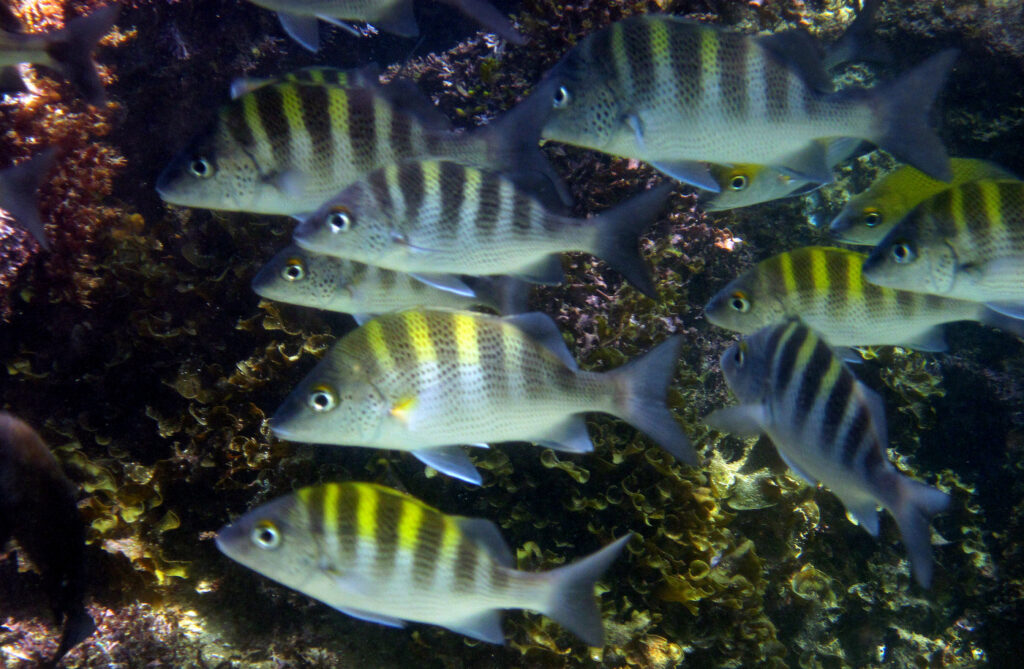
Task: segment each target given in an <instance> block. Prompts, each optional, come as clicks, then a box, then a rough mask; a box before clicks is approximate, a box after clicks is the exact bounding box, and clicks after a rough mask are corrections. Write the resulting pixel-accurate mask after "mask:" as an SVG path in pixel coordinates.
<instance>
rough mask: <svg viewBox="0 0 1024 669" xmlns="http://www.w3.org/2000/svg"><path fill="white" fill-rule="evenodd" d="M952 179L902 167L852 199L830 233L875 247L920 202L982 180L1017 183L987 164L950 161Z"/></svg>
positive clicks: (1000, 169) (970, 159) (975, 160)
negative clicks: (1002, 180) (950, 189)
mask: <svg viewBox="0 0 1024 669" xmlns="http://www.w3.org/2000/svg"><path fill="white" fill-rule="evenodd" d="M949 166H950V168H951V169H952V171H953V179H952V180H951V181H950V182H948V183H946V182H944V181H937V180H936V179H932V178H931V177H930V176H928V175H927V174H925V173H924V172H922V171H920V170H918V169H915V168H913V167H910V166H909V165H903V166H901V167H898V168H897V169H896V170H894V171H892V172H890V173H889V174H886V175H885V176H883V177H882V178H880V179H878V180H877V181H875V182H874V183H873V184H871V187H870V188H868V189H867V190H866V191H864V192H863V193H860V194H858V195H855V196H853V197H852V198H850V201H849V202H847V203H846V206H845V207H843V210H842V211H841V212H839V215H838V216H836V217H835V218H834V219H833V220H832V223H831V225H829V232H830V233H831V234H832V236H833V237H835V238H836V239H838V240H839V241H842V242H846V243H847V244H860V245H863V246H874V245H876V244H878V242H880V241H882V239H883V238H884V237H885V236H886V235H887V234H889V231H890V230H892V229H893V227H895V226H896V224H897V223H899V222H900V221H902V220H903V217H904V216H906V215H907V214H909V213H910V211H911V210H912V209H913V208H914V207H916V206H917V205H918V204H920V203H921V202H924V201H925V200H927V199H928V198H930V197H932V196H933V195H937V194H938V193H941V192H942V191H944V190H948V189H949V188H951V187H953V186H959V185H960V184H964V183H968V182H970V181H978V180H980V179H1015V178H1016V176H1014V175H1013V174H1012V173H1010V172H1009V171H1008V170H1005V169H1003V168H1002V167H1000V166H998V165H996V164H995V163H991V162H989V161H987V160H977V159H974V158H951V159H950V161H949Z"/></svg>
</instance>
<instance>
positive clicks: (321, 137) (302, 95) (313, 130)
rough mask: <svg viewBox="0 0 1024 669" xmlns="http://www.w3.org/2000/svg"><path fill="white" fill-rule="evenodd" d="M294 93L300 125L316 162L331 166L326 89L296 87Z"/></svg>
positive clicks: (332, 153) (332, 151)
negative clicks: (307, 138)
mask: <svg viewBox="0 0 1024 669" xmlns="http://www.w3.org/2000/svg"><path fill="white" fill-rule="evenodd" d="M295 92H296V93H297V94H298V96H299V108H300V109H302V124H303V126H305V128H306V132H307V133H309V139H310V141H311V142H312V151H313V154H314V155H315V156H316V160H317V161H318V162H320V161H323V162H325V163H327V164H329V165H333V164H334V146H335V145H334V137H333V132H332V128H331V117H330V100H328V97H327V89H326V88H324V87H322V86H296V87H295Z"/></svg>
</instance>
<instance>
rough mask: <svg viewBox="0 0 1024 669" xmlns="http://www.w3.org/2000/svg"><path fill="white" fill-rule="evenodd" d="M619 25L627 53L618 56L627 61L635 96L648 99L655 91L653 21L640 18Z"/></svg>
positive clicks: (627, 20)
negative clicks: (652, 42) (652, 40)
mask: <svg viewBox="0 0 1024 669" xmlns="http://www.w3.org/2000/svg"><path fill="white" fill-rule="evenodd" d="M655 20H656V19H655ZM618 25H619V26H621V27H622V31H623V33H622V43H623V46H624V47H625V53H622V54H617V55H618V57H619V58H625V59H626V62H627V67H628V68H629V78H630V81H631V83H632V87H631V88H632V91H633V95H635V96H637V97H638V98H648V97H649V96H650V95H651V92H652V91H653V90H654V86H655V81H654V77H655V74H656V68H655V64H654V52H653V50H652V44H651V19H649V18H647V17H642V16H638V17H634V18H631V19H626V20H625V21H622V22H621V23H619V24H618ZM627 90H628V89H627Z"/></svg>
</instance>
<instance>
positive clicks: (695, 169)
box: [651, 160, 722, 193]
mask: <svg viewBox="0 0 1024 669" xmlns="http://www.w3.org/2000/svg"><path fill="white" fill-rule="evenodd" d="M651 165H653V166H654V169H656V170H658V171H659V172H661V173H663V174H667V175H668V176H670V177H672V178H673V179H675V180H677V181H682V182H683V183H686V184H690V185H691V186H696V187H697V188H700V189H702V190H706V191H710V192H712V193H720V192H722V187H721V186H719V185H718V182H717V181H715V178H714V176H712V175H711V170H709V169H708V166H707V165H705V164H704V163H700V162H697V161H693V160H680V161H676V162H667V161H660V162H656V163H651Z"/></svg>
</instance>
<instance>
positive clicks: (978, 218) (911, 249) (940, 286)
mask: <svg viewBox="0 0 1024 669" xmlns="http://www.w3.org/2000/svg"><path fill="white" fill-rule="evenodd" d="M864 278H865V279H867V280H868V281H870V282H871V283H875V284H878V285H880V286H889V287H892V288H899V289H901V290H912V291H916V292H921V293H930V294H933V295H943V296H946V297H955V298H960V299H963V300H971V301H974V302H985V303H988V306H989V307H991V308H993V309H995V310H997V311H1000V312H1002V313H1004V314H1006V315H1007V316H1012V317H1015V318H1024V181H1017V180H1009V179H1005V180H981V181H972V182H970V183H965V184H961V185H960V186H957V187H955V188H949V189H947V190H945V191H943V192H941V193H939V194H938V195H935V196H933V197H932V198H931V199H929V200H925V201H924V202H922V203H921V204H919V205H918V206H917V207H916V208H915V209H914V210H913V211H912V212H910V213H909V214H907V216H906V217H905V218H904V219H903V220H902V221H901V222H900V223H898V224H897V225H896V227H894V228H893V229H892V230H890V231H889V234H887V235H886V236H885V239H883V240H882V241H881V242H879V243H878V246H876V247H875V250H874V251H872V253H871V255H870V257H868V259H867V260H866V261H865V262H864Z"/></svg>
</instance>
